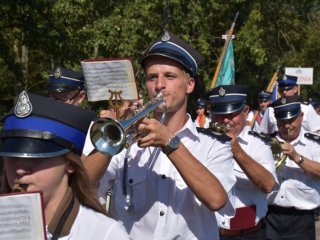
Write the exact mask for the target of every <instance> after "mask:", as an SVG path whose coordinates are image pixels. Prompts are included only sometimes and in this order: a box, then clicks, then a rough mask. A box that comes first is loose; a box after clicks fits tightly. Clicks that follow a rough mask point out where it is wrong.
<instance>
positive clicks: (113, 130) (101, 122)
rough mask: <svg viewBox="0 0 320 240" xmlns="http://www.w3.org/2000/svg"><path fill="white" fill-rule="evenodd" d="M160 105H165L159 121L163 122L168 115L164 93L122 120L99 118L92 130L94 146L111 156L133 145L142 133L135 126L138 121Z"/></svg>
mask: <svg viewBox="0 0 320 240" xmlns="http://www.w3.org/2000/svg"><path fill="white" fill-rule="evenodd" d="M160 105H163V108H162V115H161V117H160V120H159V121H160V122H161V123H163V122H164V120H165V116H166V104H165V101H164V99H163V95H162V93H159V94H158V95H157V96H156V97H155V98H153V99H152V100H150V101H149V102H148V103H147V104H146V105H145V106H144V107H143V108H141V109H139V110H137V111H136V113H135V115H134V116H133V117H131V118H128V119H125V120H121V121H117V120H114V119H111V118H99V119H97V120H96V121H95V122H94V123H93V124H92V127H91V130H90V139H91V142H92V144H93V146H94V147H95V149H96V150H97V151H99V152H101V153H104V154H107V155H110V156H113V155H116V154H118V153H119V152H121V151H122V149H123V148H125V147H129V146H131V145H132V144H133V143H134V142H136V140H137V139H138V137H139V135H140V133H139V132H138V130H137V128H136V126H135V125H136V123H137V121H139V120H140V119H142V118H144V117H146V116H148V114H150V113H151V112H153V111H154V110H155V109H156V108H157V107H158V106H160Z"/></svg>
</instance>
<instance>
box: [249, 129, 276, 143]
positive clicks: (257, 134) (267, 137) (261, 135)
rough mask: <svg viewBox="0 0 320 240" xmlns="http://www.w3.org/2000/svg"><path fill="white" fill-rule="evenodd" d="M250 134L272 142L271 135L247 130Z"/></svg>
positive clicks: (266, 141)
mask: <svg viewBox="0 0 320 240" xmlns="http://www.w3.org/2000/svg"><path fill="white" fill-rule="evenodd" d="M248 133H249V134H250V135H252V136H255V137H257V138H260V139H261V140H262V141H264V142H265V143H271V142H272V139H271V137H269V136H268V135H265V134H263V133H258V132H255V131H249V132H248Z"/></svg>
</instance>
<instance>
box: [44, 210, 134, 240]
mask: <svg viewBox="0 0 320 240" xmlns="http://www.w3.org/2000/svg"><path fill="white" fill-rule="evenodd" d="M51 238H52V235H51V234H50V233H49V232H47V239H48V240H50V239H51ZM58 239H59V240H89V239H99V240H104V239H105V240H107V239H117V240H125V239H130V238H129V236H128V234H127V232H126V230H125V228H124V227H123V226H122V225H121V224H120V223H119V222H117V221H116V220H113V219H111V218H109V217H107V216H105V215H103V214H102V213H98V212H95V211H94V210H92V209H89V208H87V207H85V206H82V205H80V209H79V213H78V215H77V218H76V220H75V221H74V223H73V225H72V227H71V230H70V234H69V235H68V236H65V237H60V238H58Z"/></svg>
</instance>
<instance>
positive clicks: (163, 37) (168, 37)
mask: <svg viewBox="0 0 320 240" xmlns="http://www.w3.org/2000/svg"><path fill="white" fill-rule="evenodd" d="M169 40H170V35H169V32H168V31H165V32H164V33H163V35H162V37H161V41H162V42H168V41H169Z"/></svg>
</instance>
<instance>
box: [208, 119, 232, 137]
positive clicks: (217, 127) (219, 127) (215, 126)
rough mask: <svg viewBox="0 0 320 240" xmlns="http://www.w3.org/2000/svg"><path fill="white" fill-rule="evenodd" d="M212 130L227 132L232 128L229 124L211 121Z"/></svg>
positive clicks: (221, 132) (220, 132)
mask: <svg viewBox="0 0 320 240" xmlns="http://www.w3.org/2000/svg"><path fill="white" fill-rule="evenodd" d="M208 129H210V130H211V131H213V132H215V133H219V134H223V133H226V131H227V130H229V129H230V126H229V124H224V123H219V122H210V124H209V128H208Z"/></svg>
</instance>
